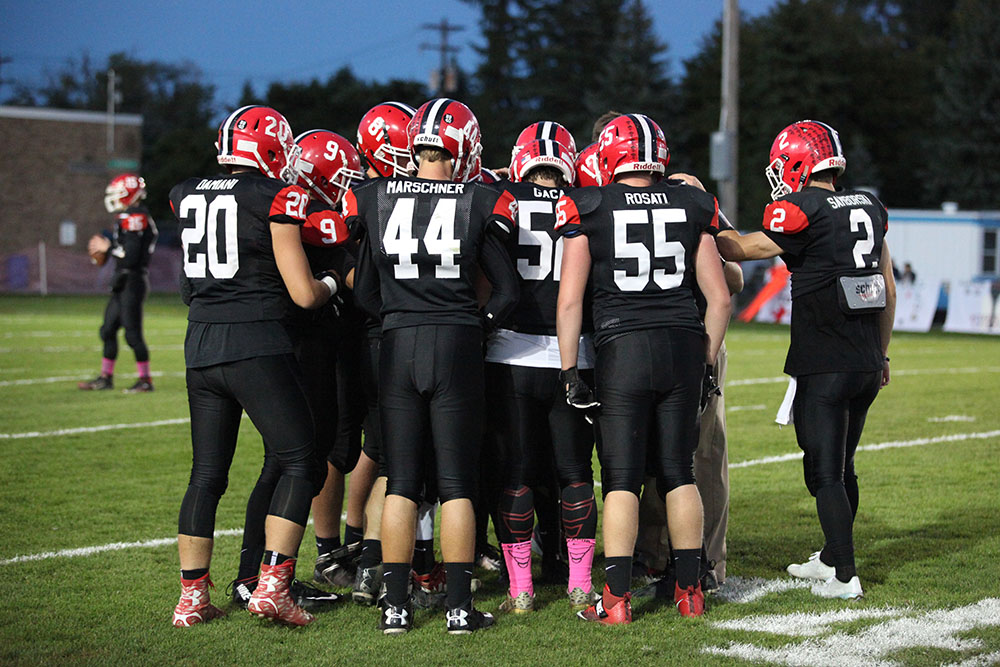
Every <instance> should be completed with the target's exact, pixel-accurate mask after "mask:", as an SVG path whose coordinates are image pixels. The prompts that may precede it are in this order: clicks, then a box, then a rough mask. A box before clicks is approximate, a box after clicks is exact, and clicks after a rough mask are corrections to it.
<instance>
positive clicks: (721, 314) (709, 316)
mask: <svg viewBox="0 0 1000 667" xmlns="http://www.w3.org/2000/svg"><path fill="white" fill-rule="evenodd" d="M695 278H696V279H697V281H698V289H700V290H701V292H702V294H704V295H705V301H706V303H707V307H706V309H705V338H706V340H705V362H706V363H708V364H709V365H714V364H715V360H716V357H718V354H719V348H720V347H722V339H723V338H724V337H725V335H726V328H727V327H728V326H729V316H730V315H731V314H732V311H733V306H732V299H731V298H730V295H729V287H728V285H727V284H726V278H725V275H724V273H723V269H722V262H721V260H720V259H719V251H718V246H717V245H716V242H715V239H714V238H712V236H711V235H709V234H702V235H701V240H700V241H699V243H698V254H697V255H696V256H695Z"/></svg>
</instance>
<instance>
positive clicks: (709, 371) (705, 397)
mask: <svg viewBox="0 0 1000 667" xmlns="http://www.w3.org/2000/svg"><path fill="white" fill-rule="evenodd" d="M713 396H722V388H721V387H719V383H718V381H717V380H716V379H715V366H709V365H707V364H706V365H705V375H704V376H703V377H702V378H701V403H700V404H699V406H698V414H699V415H700V414H703V413H704V412H705V408H707V407H708V402H709V401H710V400H712V397H713Z"/></svg>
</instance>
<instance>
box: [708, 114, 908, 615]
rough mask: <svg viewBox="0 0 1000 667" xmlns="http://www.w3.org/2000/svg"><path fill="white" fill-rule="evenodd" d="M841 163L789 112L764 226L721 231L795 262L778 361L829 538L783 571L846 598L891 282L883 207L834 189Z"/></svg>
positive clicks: (771, 170) (827, 136)
mask: <svg viewBox="0 0 1000 667" xmlns="http://www.w3.org/2000/svg"><path fill="white" fill-rule="evenodd" d="M846 167H847V159H846V158H845V157H844V153H843V150H842V148H841V143H840V137H839V135H838V134H837V132H836V131H835V130H834V129H833V128H832V127H830V126H829V125H827V124H826V123H821V122H818V121H812V120H803V121H799V122H797V123H792V124H791V125H789V126H788V127H786V128H785V129H783V130H782V131H781V132H779V133H778V136H777V137H776V138H775V140H774V143H773V144H772V145H771V153H770V157H769V162H768V165H767V169H766V170H765V174H766V175H767V179H768V181H769V182H770V184H771V187H772V190H771V198H772V199H773V200H774V201H773V202H772V203H770V204H768V206H767V208H765V209H764V220H763V226H764V230H763V231H759V232H753V233H752V234H746V235H744V236H740V235H739V234H738V233H736V232H735V231H732V232H723V233H722V234H720V237H719V249H720V250H721V251H722V254H723V256H724V257H725V258H726V259H731V260H737V261H742V260H744V259H766V258H769V257H775V256H779V255H780V256H781V258H782V260H784V262H785V264H786V265H787V266H788V270H789V271H791V273H792V325H791V344H790V345H789V348H788V356H787V357H786V359H785V369H784V370H785V373H786V374H788V375H789V376H791V378H792V380H791V383H790V387H789V392H790V393H792V394H793V395H794V398H793V399H792V409H791V413H792V414H791V416H792V421H793V422H794V424H795V437H796V440H797V441H798V444H799V447H800V448H801V449H802V451H803V452H804V453H805V456H804V458H803V466H804V468H805V480H806V487H807V488H808V489H809V492H810V493H811V494H812V495H813V496H814V497H815V498H816V511H817V513H818V514H819V522H820V526H821V527H822V529H823V536H824V537H825V538H826V544H825V545H824V546H823V549H822V550H821V551H818V552H816V553H814V554H813V555H812V556H811V557H810V558H809V560H808V561H806V562H805V563H801V564H799V563H793V564H792V565H789V566H788V573H789V574H791V575H792V576H794V577H799V578H803V579H813V580H815V581H816V582H817V583H815V584H814V585H813V587H812V592H813V593H814V594H816V595H819V596H821V597H825V598H842V599H854V598H860V597H862V596H863V595H864V591H863V589H862V588H861V581H860V579H859V578H858V575H857V569H856V567H855V562H854V517H855V516H856V515H857V512H858V478H857V475H856V474H855V472H854V452H855V450H856V449H857V446H858V441H859V440H860V438H861V430H862V428H863V427H864V424H865V417H866V416H867V415H868V409H869V407H870V406H871V404H872V402H874V400H875V397H876V395H877V394H878V391H879V389H880V388H881V387H884V386H885V385H887V384H888V383H889V357H888V356H887V353H888V349H889V338H890V337H891V335H892V323H893V318H894V315H895V307H896V284H895V281H894V278H893V274H892V260H891V259H890V257H889V246H888V244H887V243H886V242H885V234H886V232H887V231H888V226H889V223H888V214H887V212H886V209H885V207H884V206H883V205H882V202H880V201H879V200H878V199H877V198H876V197H875V196H874V195H873V194H871V193H869V192H863V191H860V190H838V189H837V188H836V181H837V177H838V176H840V175H841V174H842V173H843V172H844V169H845V168H846Z"/></svg>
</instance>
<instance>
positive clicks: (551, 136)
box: [510, 120, 576, 169]
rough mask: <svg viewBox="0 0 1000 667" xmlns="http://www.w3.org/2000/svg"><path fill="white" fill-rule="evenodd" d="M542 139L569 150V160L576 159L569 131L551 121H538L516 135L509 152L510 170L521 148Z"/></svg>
mask: <svg viewBox="0 0 1000 667" xmlns="http://www.w3.org/2000/svg"><path fill="white" fill-rule="evenodd" d="M543 139H548V140H551V141H557V142H559V143H560V144H562V145H563V147H565V148H566V149H567V150H569V153H570V160H575V159H576V141H575V140H574V139H573V135H572V134H571V133H570V131H569V130H567V129H566V128H565V127H563V126H562V125H560V124H559V123H557V122H555V121H553V120H540V121H538V122H537V123H532V124H531V125H529V126H528V127H526V128H524V129H523V130H521V134H519V135H517V141H516V142H515V143H514V149H513V150H512V151H511V152H510V164H511V168H512V169H513V166H514V159H515V158H517V154H518V153H520V152H521V149H522V148H524V147H525V146H526V145H527V144H528V143H529V142H532V141H541V140H543Z"/></svg>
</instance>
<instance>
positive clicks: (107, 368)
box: [101, 359, 115, 375]
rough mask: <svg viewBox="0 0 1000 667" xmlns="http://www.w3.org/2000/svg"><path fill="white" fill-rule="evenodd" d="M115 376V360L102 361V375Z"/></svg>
mask: <svg viewBox="0 0 1000 667" xmlns="http://www.w3.org/2000/svg"><path fill="white" fill-rule="evenodd" d="M114 374H115V360H114V359H101V375H114Z"/></svg>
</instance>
